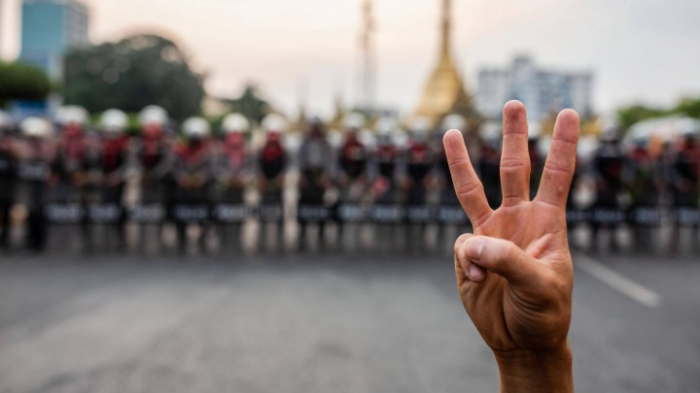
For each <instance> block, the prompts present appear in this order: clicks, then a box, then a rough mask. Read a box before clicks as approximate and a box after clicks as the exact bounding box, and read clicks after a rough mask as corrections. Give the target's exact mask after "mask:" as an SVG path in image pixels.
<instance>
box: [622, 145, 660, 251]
mask: <svg viewBox="0 0 700 393" xmlns="http://www.w3.org/2000/svg"><path fill="white" fill-rule="evenodd" d="M633 142H634V145H633V146H632V148H631V149H630V151H629V152H628V154H627V162H626V165H625V171H624V173H625V184H627V185H628V189H629V192H630V199H631V206H630V210H629V222H630V224H631V225H632V226H633V231H632V233H633V234H634V244H635V250H637V251H639V252H645V251H648V250H649V249H650V248H651V246H652V245H653V237H652V236H651V234H652V232H651V230H652V229H653V228H654V227H656V226H657V225H659V223H660V221H661V213H660V210H659V202H660V193H661V187H660V182H659V177H660V173H659V172H660V166H659V163H658V161H657V158H656V157H654V156H653V155H652V154H651V152H650V151H649V139H648V138H647V137H638V138H636V139H635V140H634V141H633Z"/></svg>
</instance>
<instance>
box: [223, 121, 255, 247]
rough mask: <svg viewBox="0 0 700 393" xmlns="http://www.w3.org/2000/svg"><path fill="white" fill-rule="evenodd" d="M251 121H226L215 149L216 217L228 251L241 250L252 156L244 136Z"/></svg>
mask: <svg viewBox="0 0 700 393" xmlns="http://www.w3.org/2000/svg"><path fill="white" fill-rule="evenodd" d="M248 128H249V123H248V120H247V119H246V118H245V117H244V116H242V115H240V114H237V113H234V114H230V115H228V116H226V117H225V118H224V121H223V123H222V139H221V140H220V141H219V142H218V143H217V145H216V154H215V157H216V158H215V168H214V170H215V173H216V179H215V181H216V200H217V202H218V203H217V206H215V207H214V216H215V219H216V220H217V221H218V224H219V226H220V228H222V231H221V241H222V244H224V245H225V246H226V247H227V248H239V246H240V243H241V228H242V226H243V224H244V223H245V219H246V218H247V209H246V206H245V192H246V186H247V181H248V175H249V173H250V164H251V162H250V154H249V152H248V147H247V144H246V135H245V132H247V131H248Z"/></svg>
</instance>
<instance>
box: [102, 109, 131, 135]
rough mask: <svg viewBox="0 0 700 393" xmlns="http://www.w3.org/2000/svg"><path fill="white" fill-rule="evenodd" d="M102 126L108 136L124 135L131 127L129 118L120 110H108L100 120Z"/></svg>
mask: <svg viewBox="0 0 700 393" xmlns="http://www.w3.org/2000/svg"><path fill="white" fill-rule="evenodd" d="M100 126H101V127H102V131H104V132H105V133H107V134H115V135H118V134H122V133H123V132H124V131H125V130H126V128H127V127H128V126H129V117H128V116H127V115H126V113H124V112H123V111H121V110H119V109H108V110H106V111H105V112H104V113H103V114H102V117H101V118H100Z"/></svg>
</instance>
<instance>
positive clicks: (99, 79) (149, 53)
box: [64, 35, 204, 120]
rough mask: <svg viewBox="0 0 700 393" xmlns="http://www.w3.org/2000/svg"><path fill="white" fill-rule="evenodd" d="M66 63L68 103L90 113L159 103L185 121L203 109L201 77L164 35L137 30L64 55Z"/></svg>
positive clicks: (172, 114)
mask: <svg viewBox="0 0 700 393" xmlns="http://www.w3.org/2000/svg"><path fill="white" fill-rule="evenodd" d="M65 65H66V67H65V73H66V77H65V87H64V95H65V101H66V103H67V104H74V105H81V106H84V107H85V108H86V109H87V110H89V111H90V112H102V111H104V110H106V109H109V108H119V109H122V110H124V111H126V112H138V111H140V110H141V109H143V108H144V107H146V106H147V105H153V104H155V105H160V106H162V107H163V108H165V109H166V110H167V111H168V113H169V114H170V115H171V117H173V118H175V119H177V120H183V119H185V118H187V117H189V116H193V115H197V114H199V113H200V111H201V103H202V99H203V98H204V88H203V77H202V76H201V75H199V74H197V73H195V72H194V71H193V70H192V69H191V68H190V66H189V64H188V62H187V58H186V56H185V55H184V54H183V53H182V51H181V50H180V49H179V48H178V47H177V46H176V45H175V43H173V42H172V41H170V40H168V39H166V38H163V37H160V36H156V35H136V36H132V37H127V38H125V39H123V40H121V41H119V42H116V43H105V44H101V45H98V46H92V47H89V48H84V49H77V50H74V51H72V52H71V53H69V54H68V56H66V60H65Z"/></svg>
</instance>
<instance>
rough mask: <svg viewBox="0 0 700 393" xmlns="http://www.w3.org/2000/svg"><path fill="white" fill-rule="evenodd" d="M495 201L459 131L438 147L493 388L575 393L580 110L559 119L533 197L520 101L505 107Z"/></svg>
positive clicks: (460, 265)
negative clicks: (572, 227)
mask: <svg viewBox="0 0 700 393" xmlns="http://www.w3.org/2000/svg"><path fill="white" fill-rule="evenodd" d="M503 115H504V116H503V118H504V121H503V122H504V127H503V129H504V137H503V154H502V158H501V169H500V171H501V183H502V190H503V203H502V205H501V207H500V208H499V209H498V210H495V211H494V210H492V209H491V208H490V207H489V205H488V202H487V200H486V196H485V194H484V190H483V186H482V184H481V181H480V180H479V178H478V176H477V175H476V173H475V171H474V168H473V166H472V164H471V161H470V158H469V154H468V152H467V149H466V147H465V143H464V139H463V137H462V134H461V132H459V131H457V130H450V131H449V132H447V134H445V137H444V145H445V151H446V153H447V158H448V161H449V164H450V170H451V172H452V179H453V182H454V186H455V191H456V193H457V196H458V197H459V200H460V203H461V205H462V207H463V208H464V211H465V212H466V213H467V215H468V216H469V219H470V220H471V222H472V225H473V228H474V233H473V234H465V235H462V236H460V237H459V238H458V239H457V241H456V243H455V248H454V252H455V274H456V278H457V287H458V290H459V294H460V297H461V299H462V303H463V304H464V307H465V309H466V311H467V313H468V314H469V317H470V318H471V320H472V322H473V323H474V325H475V326H476V328H477V330H478V331H479V333H480V334H481V336H482V338H483V339H484V341H485V342H486V344H487V345H488V346H489V347H490V348H491V350H492V351H493V353H494V357H495V359H496V363H497V364H498V368H499V373H500V382H501V384H500V386H501V392H520V393H523V392H525V393H528V392H538V393H541V392H558V393H566V392H573V374H572V355H571V349H570V347H569V344H568V339H567V337H568V332H569V326H570V323H571V296H572V290H573V265H572V259H571V253H570V251H569V245H568V240H567V229H566V201H567V196H568V193H569V188H570V186H571V181H572V178H573V175H574V170H575V167H576V145H577V142H578V136H579V116H578V114H577V113H576V112H575V111H572V110H565V111H563V112H561V113H560V114H559V116H558V118H557V122H556V125H555V129H554V135H553V139H552V144H551V149H550V152H549V156H548V158H547V162H546V164H545V168H544V173H543V175H542V181H541V184H540V188H539V190H538V193H537V196H536V197H535V198H534V199H533V200H530V190H529V177H530V170H531V168H530V159H529V154H528V143H527V142H528V122H527V115H526V110H525V107H524V106H523V104H522V103H520V102H517V101H511V102H509V103H507V104H506V106H505V108H504V111H503Z"/></svg>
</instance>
